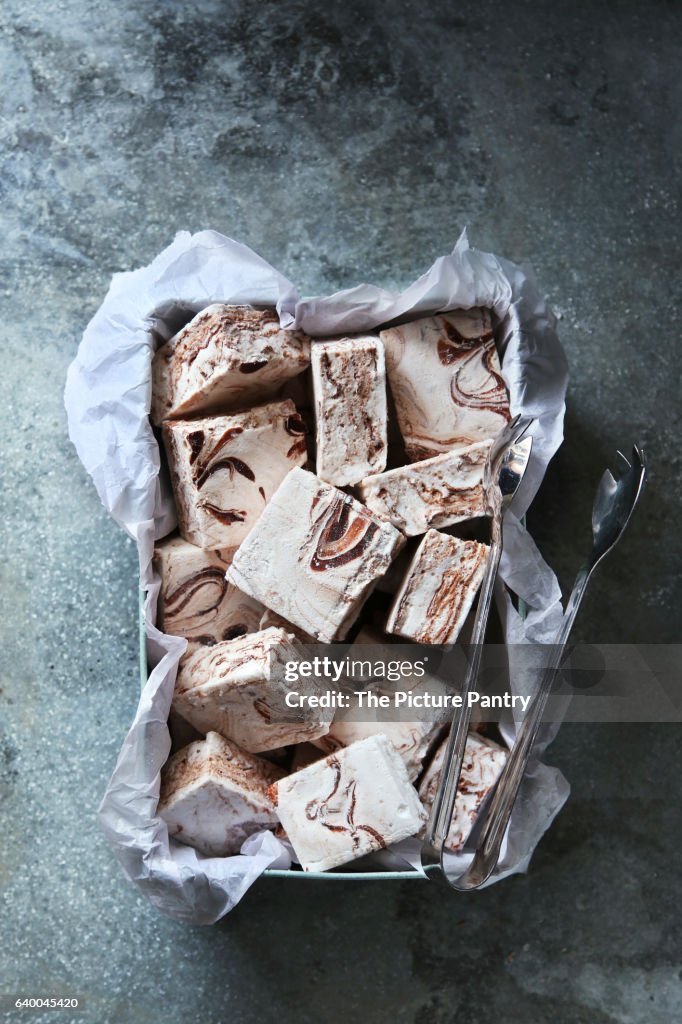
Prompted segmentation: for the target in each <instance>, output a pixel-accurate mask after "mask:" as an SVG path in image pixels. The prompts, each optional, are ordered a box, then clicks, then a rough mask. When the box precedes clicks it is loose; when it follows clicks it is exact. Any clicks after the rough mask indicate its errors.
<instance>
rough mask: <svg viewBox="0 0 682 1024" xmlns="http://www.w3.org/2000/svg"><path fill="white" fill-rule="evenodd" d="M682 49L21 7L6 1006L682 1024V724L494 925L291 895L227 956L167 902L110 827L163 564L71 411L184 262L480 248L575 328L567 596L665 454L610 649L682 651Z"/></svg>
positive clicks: (302, 7) (572, 832) (9, 148)
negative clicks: (116, 342) (42, 1003)
mask: <svg viewBox="0 0 682 1024" xmlns="http://www.w3.org/2000/svg"><path fill="white" fill-rule="evenodd" d="M557 8H560V9H557ZM680 22H681V18H680V8H679V5H675V4H671V3H666V2H663V0H646V2H644V0H643V2H639V3H635V2H626V0H623V2H620V3H615V2H612V3H598V2H596V0H595V2H593V3H589V2H586V0H577V2H575V0H574V2H572V3H570V4H560V5H557V4H554V3H550V2H547V3H540V2H529V0H528V2H520V3H515V4H502V3H500V2H494V0H482V2H479V3H477V4H472V3H462V4H457V5H455V4H452V3H448V2H438V0H434V2H433V3H431V4H430V5H428V8H425V7H423V5H420V4H416V3H410V2H405V3H386V4H380V3H373V2H367V0H365V2H364V3H358V2H356V0H350V2H349V3H346V4H345V5H344V6H343V7H341V6H340V5H331V4H330V5H319V4H317V5H313V4H306V3H295V2H288V0H287V2H282V3H274V2H267V0H266V2H263V3H261V4H258V5H256V4H249V3H246V2H243V3H240V2H218V0H195V2H194V3H192V4H185V3H180V2H166V3H163V4H162V3H152V2H149V0H138V2H136V3H132V2H131V0H120V2H114V0H98V2H94V0H61V2H54V0H46V2H39V3H35V4H33V3H28V2H27V0H5V2H4V4H3V5H2V8H1V9H0V68H1V69H2V80H3V87H2V90H1V94H0V147H1V150H0V159H1V160H2V172H1V173H0V191H1V208H0V223H1V224H2V243H3V244H2V256H1V264H2V271H1V274H0V302H1V305H2V310H1V315H0V332H1V335H2V371H1V372H0V387H1V389H2V401H3V409H4V415H3V417H2V428H1V429H2V431H3V441H2V452H3V458H2V462H1V464H0V474H1V476H2V480H1V484H2V486H1V488H0V503H1V507H2V523H3V527H4V531H3V532H4V540H3V557H2V559H1V560H0V580H1V583H2V593H1V600H2V606H1V608H0V612H1V614H0V637H1V640H2V650H3V655H4V656H3V659H2V668H1V669H0V676H1V678H0V708H1V715H2V717H1V720H0V801H1V802H0V815H1V817H2V836H3V842H2V851H1V853H0V886H1V892H2V903H1V904H0V905H1V907H2V935H3V941H2V943H0V991H2V992H23V993H26V994H36V995H39V994H54V993H56V992H64V993H67V994H68V993H79V994H82V995H84V996H85V997H86V998H87V1000H88V1001H89V1010H88V1011H87V1012H86V1014H84V1015H83V1016H82V1017H81V1019H87V1020H92V1021H96V1022H98V1024H108V1022H120V1021H140V1022H144V1021H155V1022H156V1021H176V1020H177V1021H180V1020H182V1021H202V1022H204V1024H217V1022H221V1021H228V1020H229V1021H230V1022H231V1024H241V1022H252V1021H259V1022H263V1024H265V1022H270V1021H272V1022H275V1021H278V1022H280V1021H285V1022H289V1021H291V1022H296V1024H308V1022H313V1021H314V1022H319V1021H330V1022H337V1021H338V1022H340V1021H350V1020H360V1021H362V1022H366V1024H378V1022H383V1021H393V1020H395V1021H405V1022H414V1024H427V1022H428V1024H445V1022H450V1021H455V1020H461V1019H472V1020H482V1021H490V1022H495V1024H507V1022H509V1024H512V1022H517V1021H523V1022H524V1024H535V1022H537V1024H545V1022H546V1021H548V1020H550V1019H551V1020H552V1021H554V1022H555V1024H564V1022H565V1024H578V1022H596V1024H607V1022H608V1024H611V1022H622V1024H658V1022H661V1024H663V1022H665V1024H668V1022H670V1021H673V1020H677V1019H679V1018H680V1015H681V1014H682V981H681V980H680V961H679V954H680V918H679V905H680V899H681V897H682V885H681V878H680V858H679V850H678V844H679V841H680V838H681V837H680V823H679V810H678V807H679V788H678V784H677V775H678V766H679V756H680V745H681V744H680V730H679V729H678V728H677V727H674V726H663V725H650V726H641V725H640V726H635V725H630V726H627V725H625V726H599V727H597V726H592V727H590V726H567V727H565V728H564V729H563V731H562V733H561V734H560V737H559V739H558V740H557V742H556V743H555V745H554V747H553V748H552V750H551V757H552V760H553V761H554V763H556V764H558V765H560V766H561V768H562V769H563V770H564V772H565V773H566V775H567V776H568V777H569V778H570V780H571V781H572V784H573V795H572V798H571V801H570V803H569V804H568V806H567V807H566V809H565V811H564V813H563V814H562V815H561V817H560V819H559V820H558V821H557V823H556V825H555V827H554V828H553V829H552V831H551V833H550V834H549V835H548V836H547V837H546V838H545V839H544V840H543V842H542V844H541V846H540V849H539V850H538V852H537V855H536V857H535V859H534V861H533V864H532V866H531V871H530V873H529V875H528V876H526V877H519V878H515V879H512V880H510V881H508V882H506V883H505V884H503V885H501V886H499V887H495V888H494V889H492V890H490V891H487V892H484V893H482V894H479V895H476V896H473V897H471V898H469V899H462V898H456V897H454V896H453V897H452V898H447V897H446V896H444V895H443V894H442V893H441V892H438V891H433V889H432V888H430V887H428V886H427V885H425V884H421V883H414V882H411V883H401V884H392V885H391V884H369V883H368V884H361V885H354V886H350V885H340V884H331V883H327V884H321V883H301V882H298V883H293V882H288V883H278V882H275V881H264V882H262V883H261V884H259V885H257V886H256V888H255V889H253V890H252V891H251V893H250V894H249V895H248V896H247V898H246V899H245V900H244V901H243V903H242V904H241V905H240V906H239V907H238V908H237V910H236V911H235V912H234V913H233V914H232V915H231V916H230V917H229V918H228V919H227V920H226V921H225V922H224V923H222V924H221V925H219V926H217V927H215V928H212V929H200V928H187V927H183V926H181V925H179V924H176V923H174V922H172V921H168V920H165V919H163V918H161V917H160V916H159V915H158V914H157V913H156V911H154V910H153V908H152V907H150V906H149V905H148V904H147V903H146V902H145V901H144V900H143V899H142V898H140V897H138V895H137V893H136V892H135V890H134V889H133V888H132V887H131V886H130V885H128V884H127V883H126V882H125V881H124V879H123V878H122V876H121V874H120V872H119V869H118V867H117V865H116V864H115V863H114V861H113V858H112V856H111V855H110V853H109V851H108V849H107V848H106V847H105V844H104V842H103V839H102V837H101V836H100V834H99V831H98V828H97V825H96V822H95V808H96V805H97V803H98V801H99V799H100V796H101V794H102V791H103V788H104V785H105V782H106V779H107V777H108V775H109V773H110V771H111V768H112V766H113V763H114V759H115V756H116V752H117V749H118V747H119V745H120V742H121V740H122V737H123V735H124V733H125V730H126V726H127V724H128V722H129V720H130V717H131V715H132V713H133V709H134V706H135V699H136V690H137V636H136V632H135V615H136V592H135V566H136V557H135V552H134V550H133V547H132V545H131V544H130V543H129V542H128V541H127V540H126V539H125V538H124V537H123V536H122V534H121V533H120V532H119V531H118V529H117V528H116V527H115V526H114V524H113V523H112V522H111V521H110V520H109V519H108V517H107V515H106V514H105V513H104V511H103V510H102V509H101V507H100V505H99V502H98V500H97V498H96V495H95V493H94V490H93V488H92V486H91V485H90V483H89V481H88V479H87V478H86V476H85V473H84V471H83V470H82V468H81V466H80V464H79V463H78V461H77V459H76V457H75V454H74V452H73V450H72V448H71V446H70V443H69V441H68V439H67V437H66V434H65V417H64V413H63V409H62V388H63V381H64V376H65V372H66V368H67V365H68V363H69V362H70V360H71V359H72V358H73V356H74V353H75V351H76V347H77V345H78V340H79V336H80V333H81V331H82V329H83V327H84V325H85V324H86V322H87V321H88V319H89V317H90V316H91V315H92V314H93V312H94V311H95V309H96V308H97V306H98V304H99V302H100V300H101V298H102V296H103V295H104V292H105V290H106V288H107V284H108V281H109V279H110V276H111V274H112V273H113V272H115V271H118V270H122V269H129V268H134V267H136V266H138V265H140V264H143V263H145V262H148V261H149V260H150V259H151V258H152V257H153V256H154V255H155V253H156V252H157V251H158V250H159V249H160V248H162V247H163V246H164V245H166V244H167V243H168V242H169V241H170V240H171V238H172V236H173V234H174V232H175V230H176V229H178V228H190V229H199V228H204V227H212V228H216V229H218V230H221V231H223V232H225V233H227V234H230V235H232V236H233V237H235V238H237V239H240V240H242V241H244V242H246V243H248V244H250V245H252V246H253V247H254V248H255V249H256V250H258V251H259V252H261V253H262V254H263V255H264V256H265V257H267V258H268V259H270V260H271V261H272V262H273V263H275V264H276V265H278V266H279V267H280V268H281V269H282V270H283V271H284V272H285V273H287V274H288V275H289V276H291V278H292V279H293V280H294V281H295V282H297V283H298V285H299V286H300V288H301V289H302V290H303V291H305V292H308V293H311V292H324V291H328V290H330V289H335V288H337V287H340V286H345V285H350V284H353V283H356V282H358V281H361V280H370V281H373V282H376V283H379V284H383V285H388V286H391V285H402V284H405V283H407V282H408V281H409V280H411V279H412V278H413V277H414V276H415V275H416V274H417V273H418V272H421V271H422V270H423V269H425V268H426V267H427V266H428V265H429V264H430V263H431V262H432V260H433V258H434V257H435V256H436V255H439V254H441V253H443V252H445V251H447V250H448V249H449V248H450V247H451V245H452V243H453V242H454V240H455V238H456V237H457V235H458V233H459V231H460V229H461V228H462V226H464V225H465V224H466V225H468V226H469V228H470V237H471V239H472V241H473V243H474V244H476V245H477V246H478V247H480V248H489V249H491V250H493V251H497V252H499V253H501V254H503V255H506V256H508V257H510V258H512V259H522V258H527V259H529V260H531V261H532V262H533V264H534V265H535V267H536V269H537V273H538V275H539V278H540V280H541V282H542V284H543V287H544V289H545V290H546V293H547V295H548V297H549V299H550V301H551V302H552V303H553V304H554V306H555V308H556V309H557V310H558V311H559V312H560V314H561V316H562V320H561V335H562V339H563V341H564V343H565V346H566V350H567V353H568V358H569V362H570V366H571V372H572V384H571V392H570V406H569V411H568V417H567V437H568V440H567V442H566V445H565V446H564V448H563V450H562V452H561V454H560V455H559V456H558V458H557V459H556V462H555V463H554V465H553V467H552V469H551V471H550V473H549V476H548V479H547V482H546V485H545V487H544V488H543V491H542V493H541V495H540V497H539V499H538V501H537V504H536V506H535V508H534V511H533V512H532V514H531V517H530V522H531V527H532V529H533V530H534V532H535V534H536V536H537V538H538V540H539V542H540V544H541V547H542V549H543V551H544V553H545V554H546V556H547V557H548V558H549V559H550V561H551V562H552V563H553V564H554V565H555V566H556V567H557V569H558V571H559V572H560V575H561V578H562V581H563V582H564V583H566V584H567V583H569V582H570V580H571V578H572V575H573V573H574V571H575V569H576V567H577V565H578V563H579V560H580V557H581V553H582V551H583V549H584V547H585V545H586V543H587V538H588V528H589V509H590V505H591V500H592V493H593V489H594V487H595V484H596V482H597V479H598V477H599V475H600V472H601V470H602V468H603V466H604V465H605V462H606V461H608V460H609V459H610V458H611V455H612V453H613V452H614V451H615V448H616V447H617V446H618V445H628V444H629V443H630V442H631V440H633V439H636V438H637V439H641V440H642V441H644V443H645V444H646V445H647V448H648V452H649V455H650V460H651V481H650V487H649V490H648V495H647V499H646V504H645V506H644V507H643V508H642V511H641V514H640V515H639V516H638V518H637V520H636V522H635V523H634V525H633V527H632V530H631V532H630V534H629V535H628V537H627V539H626V540H625V541H624V542H623V545H622V548H621V549H620V551H619V553H618V556H617V557H615V558H614V559H613V560H612V561H611V562H609V563H608V565H607V566H606V567H605V568H604V571H603V573H602V575H601V579H600V582H599V585H598V586H595V588H594V591H593V593H592V595H591V596H590V598H589V601H588V603H587V605H586V607H585V611H584V614H583V616H582V619H581V623H580V627H579V635H580V637H581V638H582V639H585V640H594V641H599V642H607V641H619V642H625V641H627V640H629V639H632V640H638V641H672V640H678V639H679V613H680V545H679V540H678V523H677V521H676V520H677V518H678V513H677V508H678V505H677V503H676V501H675V497H679V493H680V492H679V473H680V455H679V447H678V439H679V434H680V376H679V355H680V345H679V335H678V334H677V333H676V330H677V328H676V319H675V315H676V313H677V308H678V305H679V261H678V260H679V248H678V245H679V230H678V223H679V221H678V218H679V207H678V194H677V188H678V185H677V182H678V180H679V179H678V174H679V155H680V120H679V111H680V107H681V105H682V96H681V95H680V92H681V90H680V76H679V58H680V54H679V38H680V35H681V30H682V25H681V24H680ZM675 487H677V488H678V489H677V494H676V493H675ZM66 1017H67V1015H63V1016H62V1017H59V1016H58V1017H56V1018H55V1017H54V1016H49V1019H50V1020H52V1019H66ZM8 1019H20V1016H19V1015H17V1014H13V1015H12V1016H11V1018H8ZM25 1019H32V1020H39V1019H40V1020H47V1019H48V1015H46V1014H43V1015H39V1014H26V1015H25Z"/></svg>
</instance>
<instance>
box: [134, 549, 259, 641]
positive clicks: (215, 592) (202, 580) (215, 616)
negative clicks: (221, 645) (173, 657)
mask: <svg viewBox="0 0 682 1024" xmlns="http://www.w3.org/2000/svg"><path fill="white" fill-rule="evenodd" d="M154 562H155V565H156V567H157V569H158V570H159V573H160V575H161V591H160V593H159V599H158V605H157V617H156V620H157V626H158V627H159V629H162V630H163V632H164V633H169V634H170V635H171V636H184V637H187V640H188V641H189V646H188V651H189V650H192V649H194V648H196V646H197V645H204V646H210V645H211V644H216V643H218V642H219V641H220V640H233V639H234V638H235V637H237V636H243V635H244V634H245V633H254V632H256V631H257V630H258V629H260V628H261V627H260V620H261V617H262V615H263V612H264V609H263V605H262V604H260V603H259V602H258V601H254V600H253V598H252V597H248V596H247V595H246V594H242V592H241V591H240V590H237V588H236V587H233V586H232V584H231V583H228V582H227V580H226V579H225V572H226V570H227V566H228V562H227V561H226V560H225V559H224V558H223V557H222V554H221V552H220V551H205V550H204V549H203V548H198V547H196V546H195V545H194V544H189V543H188V542H187V541H185V540H183V539H182V538H181V537H170V538H167V539H166V540H163V541H159V542H158V543H157V545H156V547H155V548H154Z"/></svg>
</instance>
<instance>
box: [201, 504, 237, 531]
mask: <svg viewBox="0 0 682 1024" xmlns="http://www.w3.org/2000/svg"><path fill="white" fill-rule="evenodd" d="M199 507H200V508H203V509H206V511H207V512H209V513H210V514H211V515H212V516H213V517H214V519H217V520H218V522H219V523H222V524H223V526H231V525H232V523H243V522H244V520H245V519H246V509H243V508H242V509H238V508H219V507H218V505H214V504H213V502H212V501H202V502H200V503H199Z"/></svg>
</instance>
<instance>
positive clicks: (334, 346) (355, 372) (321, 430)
mask: <svg viewBox="0 0 682 1024" xmlns="http://www.w3.org/2000/svg"><path fill="white" fill-rule="evenodd" d="M310 362H311V368H312V378H313V393H314V398H315V421H316V434H317V475H318V477H319V478H320V480H324V481H325V482H326V483H329V484H334V485H335V486H336V487H346V486H348V485H350V484H356V483H357V482H358V481H359V480H362V478H363V477H365V476H369V474H370V473H380V472H381V471H382V470H383V469H385V468H386V450H387V449H386V369H385V362H384V346H383V345H382V343H381V341H379V339H378V338H371V337H365V338H362V337H361V338H340V339H334V340H330V341H314V342H313V344H312V345H311V349H310Z"/></svg>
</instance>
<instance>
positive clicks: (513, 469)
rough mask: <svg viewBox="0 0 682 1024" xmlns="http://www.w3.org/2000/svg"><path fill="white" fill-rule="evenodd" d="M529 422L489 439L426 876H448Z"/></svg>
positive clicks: (426, 844) (517, 422) (425, 846)
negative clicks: (479, 535)
mask: <svg viewBox="0 0 682 1024" xmlns="http://www.w3.org/2000/svg"><path fill="white" fill-rule="evenodd" d="M532 423H533V419H532V418H531V417H528V416H516V417H515V419H513V420H512V421H511V423H509V424H508V425H507V427H506V428H505V429H504V430H503V431H502V432H501V433H500V434H499V436H498V437H497V438H496V439H495V441H494V442H493V445H492V447H491V449H490V452H489V453H488V459H487V461H486V466H485V470H484V474H483V486H484V491H485V494H486V501H487V505H488V508H487V514H488V515H489V516H490V518H491V526H490V538H491V542H490V550H489V552H488V559H487V562H486V568H485V575H484V577H483V583H482V584H481V592H480V594H479V597H478V607H477V609H476V616H475V618H474V625H473V630H472V635H471V646H470V657H471V660H470V661H469V665H468V667H467V672H466V676H465V679H464V686H463V689H462V691H461V694H460V695H461V697H462V707H461V710H460V713H459V716H458V718H457V719H456V721H453V723H452V726H451V727H450V737H449V740H448V747H447V752H446V755H445V761H444V765H443V771H442V773H441V778H440V783H439V786H438V792H437V793H436V796H435V799H434V801H433V806H432V809H431V815H430V818H429V821H428V824H427V826H426V832H425V836H424V841H423V843H422V853H421V858H422V867H423V868H424V871H425V872H426V873H427V874H428V875H429V877H434V878H438V877H440V878H441V880H443V881H445V882H446V883H447V882H448V879H447V876H446V874H445V870H444V867H443V849H444V844H445V839H446V837H447V834H448V832H449V829H450V823H451V821H452V815H453V812H454V807H455V798H456V796H457V787H458V785H459V777H460V774H461V771H462V761H463V760H464V748H465V745H466V739H467V734H468V732H469V724H470V722H471V708H469V707H468V706H467V705H468V695H469V693H470V692H471V691H472V690H473V688H474V684H475V682H476V679H477V678H478V673H479V670H480V666H481V654H482V651H483V641H484V639H485V631H486V626H487V623H488V614H489V612H490V606H491V603H492V597H493V590H494V586H495V578H496V576H497V570H498V568H499V565H500V557H501V555H502V520H503V519H504V515H505V513H506V511H507V509H508V508H509V506H510V504H511V502H512V499H513V497H514V495H515V494H516V492H517V490H518V488H519V485H520V483H521V481H522V480H523V475H524V473H525V471H526V467H527V465H528V460H529V458H530V453H531V448H532V445H533V438H532V437H530V436H526V435H527V433H528V430H529V428H530V427H531V425H532Z"/></svg>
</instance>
